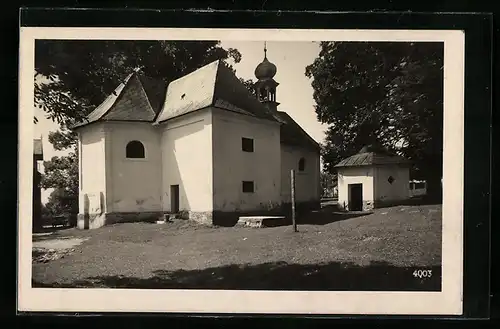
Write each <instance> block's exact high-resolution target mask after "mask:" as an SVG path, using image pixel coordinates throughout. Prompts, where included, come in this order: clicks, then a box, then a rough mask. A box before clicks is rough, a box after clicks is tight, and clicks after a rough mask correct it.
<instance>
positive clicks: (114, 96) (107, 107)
mask: <svg viewBox="0 0 500 329" xmlns="http://www.w3.org/2000/svg"><path fill="white" fill-rule="evenodd" d="M165 91H166V84H165V82H163V81H161V80H157V79H152V78H149V77H146V76H144V75H141V74H139V73H137V72H134V73H132V74H129V75H128V76H127V77H126V78H125V80H124V81H123V83H121V84H120V85H119V86H118V87H117V88H116V89H115V90H114V92H113V93H111V94H110V95H109V96H108V97H107V98H106V99H105V100H104V102H102V103H101V104H100V105H99V106H98V107H97V108H96V109H95V110H94V111H92V112H91V113H90V114H89V115H88V116H87V120H86V121H85V122H82V123H80V124H77V125H75V126H73V128H77V127H81V126H84V125H87V124H89V123H92V122H95V121H145V122H153V121H154V119H155V117H156V115H157V114H158V112H159V111H160V109H161V107H162V106H163V102H164V98H165Z"/></svg>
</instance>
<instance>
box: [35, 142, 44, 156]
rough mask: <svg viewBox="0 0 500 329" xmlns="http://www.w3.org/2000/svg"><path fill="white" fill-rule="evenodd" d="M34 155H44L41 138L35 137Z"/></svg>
mask: <svg viewBox="0 0 500 329" xmlns="http://www.w3.org/2000/svg"><path fill="white" fill-rule="evenodd" d="M33 155H43V145H42V140H41V139H33Z"/></svg>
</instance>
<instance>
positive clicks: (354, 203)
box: [348, 184, 363, 211]
mask: <svg viewBox="0 0 500 329" xmlns="http://www.w3.org/2000/svg"><path fill="white" fill-rule="evenodd" d="M348 189H349V200H348V202H349V210H350V211H362V210H363V184H349V185H348Z"/></svg>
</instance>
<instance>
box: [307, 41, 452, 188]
mask: <svg viewBox="0 0 500 329" xmlns="http://www.w3.org/2000/svg"><path fill="white" fill-rule="evenodd" d="M305 74H306V76H307V77H309V78H311V79H312V87H313V89H314V100H315V101H316V104H317V105H316V108H315V109H316V114H317V117H318V120H319V121H320V122H322V123H326V124H328V125H329V127H328V129H327V133H326V141H325V143H324V145H323V150H322V157H323V160H324V163H325V166H326V169H327V171H329V172H332V173H333V172H334V168H333V167H334V166H335V164H337V163H338V162H339V161H340V160H342V159H343V158H345V157H348V156H351V155H353V154H354V153H357V152H358V151H359V150H360V149H361V148H362V147H363V146H365V145H368V144H378V145H382V146H384V147H385V148H387V149H389V150H391V151H394V152H397V153H399V154H401V155H404V156H406V157H407V158H409V159H410V160H412V161H413V162H414V168H413V170H412V176H413V177H414V178H417V179H426V180H427V181H428V192H429V193H430V194H433V195H434V196H438V195H440V194H441V193H440V187H441V183H440V179H441V177H442V156H443V155H442V145H443V136H442V134H443V44H442V43H437V42H436V43H423V42H414V43H413V42H390V43H389V42H379V43H377V42H322V43H321V49H320V53H319V56H318V57H317V58H316V59H315V61H314V62H313V63H312V64H311V65H309V66H307V67H306V72H305Z"/></svg>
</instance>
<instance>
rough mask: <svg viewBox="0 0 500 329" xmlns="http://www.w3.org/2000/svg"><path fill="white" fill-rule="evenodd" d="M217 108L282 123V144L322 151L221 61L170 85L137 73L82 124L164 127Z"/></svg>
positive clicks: (79, 125)
mask: <svg viewBox="0 0 500 329" xmlns="http://www.w3.org/2000/svg"><path fill="white" fill-rule="evenodd" d="M207 107H216V108H220V109H224V110H227V111H232V112H236V113H240V114H243V115H248V116H252V117H255V118H260V119H265V120H270V121H274V122H278V123H280V124H281V133H280V135H281V142H282V143H284V144H289V145H294V146H300V147H304V148H307V149H311V150H314V151H319V150H320V146H319V144H318V143H317V142H316V141H315V140H314V139H312V138H311V137H310V136H309V135H308V134H307V133H306V132H305V131H304V130H303V129H302V128H301V127H300V126H299V125H298V124H297V123H296V122H295V120H293V119H292V118H291V117H290V116H289V115H288V114H287V113H286V112H281V111H277V112H274V111H270V110H268V109H267V107H266V106H265V105H264V104H262V103H261V102H260V101H259V100H258V99H257V98H256V97H255V96H253V95H252V94H251V93H250V92H249V90H248V89H247V87H245V86H244V85H243V84H242V83H241V81H240V80H239V79H238V78H237V77H236V75H235V74H234V72H233V71H231V70H230V69H229V68H228V67H226V65H225V64H224V63H223V62H222V61H221V60H217V61H214V62H212V63H210V64H207V65H205V66H203V67H201V68H199V69H197V70H195V71H193V72H191V73H189V74H187V75H185V76H183V77H181V78H179V79H177V80H174V81H172V82H171V83H170V84H168V86H167V84H166V83H165V82H164V81H162V80H159V79H152V78H149V77H146V76H144V75H142V74H139V73H138V72H134V73H131V74H129V75H128V76H127V77H126V78H125V80H124V81H123V82H122V83H121V84H120V85H119V86H118V87H117V88H116V89H115V90H114V92H113V93H111V95H109V96H108V97H107V98H106V99H105V100H104V102H102V103H101V105H99V106H98V107H97V108H96V109H95V110H94V111H92V112H91V113H90V114H89V115H88V116H87V120H86V121H85V122H83V123H80V124H77V125H75V126H73V127H72V128H78V127H82V126H85V125H87V124H89V123H92V122H97V121H135V122H141V121H142V122H151V123H154V124H160V123H162V122H165V121H167V120H170V119H174V118H176V117H178V116H181V115H184V114H187V113H191V112H194V111H197V110H201V109H203V108H207Z"/></svg>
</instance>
